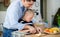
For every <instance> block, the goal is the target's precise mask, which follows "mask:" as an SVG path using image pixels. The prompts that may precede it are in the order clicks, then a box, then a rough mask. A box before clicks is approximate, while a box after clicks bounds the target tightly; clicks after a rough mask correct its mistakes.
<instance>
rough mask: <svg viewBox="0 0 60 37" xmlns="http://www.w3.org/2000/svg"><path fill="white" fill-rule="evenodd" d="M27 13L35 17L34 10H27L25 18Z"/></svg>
mask: <svg viewBox="0 0 60 37" xmlns="http://www.w3.org/2000/svg"><path fill="white" fill-rule="evenodd" d="M26 13H28V14H33V15H34V10H32V9H27V10H26V11H25V13H24V16H25V14H26Z"/></svg>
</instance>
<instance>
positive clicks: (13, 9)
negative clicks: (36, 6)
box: [3, 0, 26, 30]
mask: <svg viewBox="0 0 60 37" xmlns="http://www.w3.org/2000/svg"><path fill="white" fill-rule="evenodd" d="M22 8H23V4H22V2H21V0H16V1H14V2H12V3H11V4H10V6H9V7H8V9H7V13H6V18H5V22H4V25H3V27H5V28H8V29H18V30H22V29H23V28H24V26H25V25H26V24H22V23H18V19H20V18H21V17H22V16H23V15H24V12H23V11H22Z"/></svg>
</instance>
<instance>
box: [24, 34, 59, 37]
mask: <svg viewBox="0 0 60 37" xmlns="http://www.w3.org/2000/svg"><path fill="white" fill-rule="evenodd" d="M25 37H60V34H54V35H52V34H46V35H41V36H36V35H25Z"/></svg>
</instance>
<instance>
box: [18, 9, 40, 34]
mask: <svg viewBox="0 0 60 37" xmlns="http://www.w3.org/2000/svg"><path fill="white" fill-rule="evenodd" d="M33 16H34V11H33V10H31V9H28V10H26V11H25V14H24V16H23V17H22V19H19V20H18V22H19V23H22V24H26V26H25V27H24V28H23V29H28V31H30V33H36V30H37V31H39V30H40V28H38V29H37V27H36V26H35V25H34V24H33V21H32V18H33Z"/></svg>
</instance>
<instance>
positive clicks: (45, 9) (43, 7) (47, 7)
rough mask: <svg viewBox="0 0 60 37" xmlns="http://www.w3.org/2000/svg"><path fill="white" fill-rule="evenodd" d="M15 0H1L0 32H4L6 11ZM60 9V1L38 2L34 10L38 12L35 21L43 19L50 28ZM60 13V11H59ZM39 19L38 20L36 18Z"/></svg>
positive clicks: (45, 0) (39, 0) (42, 0)
mask: <svg viewBox="0 0 60 37" xmlns="http://www.w3.org/2000/svg"><path fill="white" fill-rule="evenodd" d="M14 1H15V0H0V31H2V28H3V27H2V24H3V23H4V19H5V15H6V10H7V8H8V6H9V4H11V3H12V2H14ZM59 8H60V0H37V1H36V3H35V4H34V5H33V7H32V9H34V10H35V11H36V13H37V14H36V15H35V20H36V21H37V22H39V21H40V20H41V19H43V20H44V21H46V20H47V22H48V25H49V27H51V26H52V25H53V24H52V23H53V20H54V16H55V15H56V13H57V12H58V9H59ZM59 11H60V10H59ZM36 17H37V18H36Z"/></svg>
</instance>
